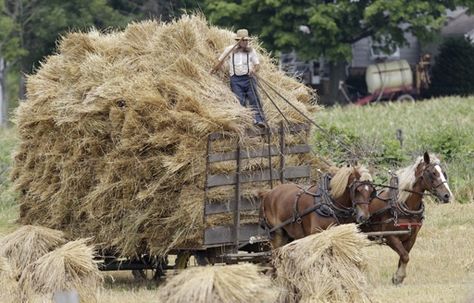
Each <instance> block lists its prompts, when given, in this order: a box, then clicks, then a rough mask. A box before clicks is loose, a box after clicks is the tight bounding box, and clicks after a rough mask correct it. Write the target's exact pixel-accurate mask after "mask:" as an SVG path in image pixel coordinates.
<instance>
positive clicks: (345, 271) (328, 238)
mask: <svg viewBox="0 0 474 303" xmlns="http://www.w3.org/2000/svg"><path fill="white" fill-rule="evenodd" d="M368 244H369V242H368V240H367V238H366V237H365V236H364V235H362V234H361V233H359V232H358V229H357V227H356V226H355V225H354V224H347V225H340V226H336V227H333V228H330V229H328V230H326V231H324V232H321V233H318V234H315V235H311V236H308V237H305V238H302V239H300V240H297V241H294V242H292V243H290V244H288V245H285V246H284V247H282V248H280V249H278V250H277V251H276V252H275V256H274V261H273V262H274V266H275V268H276V274H277V282H278V284H279V285H280V286H282V288H284V289H286V290H285V291H283V292H282V293H281V294H280V299H281V302H307V303H309V302H372V299H371V296H370V292H369V285H368V281H367V277H366V273H365V272H366V267H367V264H366V261H365V260H366V257H365V255H364V253H363V252H362V251H361V249H362V248H364V247H366V246H367V245H368Z"/></svg>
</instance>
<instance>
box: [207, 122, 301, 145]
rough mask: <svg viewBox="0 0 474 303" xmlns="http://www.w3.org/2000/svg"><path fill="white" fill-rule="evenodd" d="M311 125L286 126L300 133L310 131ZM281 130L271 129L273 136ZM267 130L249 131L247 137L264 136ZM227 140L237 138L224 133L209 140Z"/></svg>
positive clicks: (213, 134) (291, 131)
mask: <svg viewBox="0 0 474 303" xmlns="http://www.w3.org/2000/svg"><path fill="white" fill-rule="evenodd" d="M309 127H310V126H309V124H291V125H289V126H285V128H286V129H287V130H286V131H287V132H289V133H292V134H293V133H299V132H301V131H306V130H308V129H309ZM278 131H279V130H278V128H271V129H270V132H271V133H272V134H273V133H277V132H278ZM266 132H267V131H266V130H265V129H249V130H248V131H247V136H249V137H257V136H263V135H265V134H266ZM225 138H235V137H233V136H231V135H230V134H229V133H227V134H223V133H212V134H210V135H209V139H210V140H211V141H215V140H219V139H225Z"/></svg>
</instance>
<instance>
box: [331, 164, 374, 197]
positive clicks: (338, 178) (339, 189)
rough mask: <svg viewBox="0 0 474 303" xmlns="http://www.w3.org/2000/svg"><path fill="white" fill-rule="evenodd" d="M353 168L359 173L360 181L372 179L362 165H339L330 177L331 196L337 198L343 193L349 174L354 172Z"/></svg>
mask: <svg viewBox="0 0 474 303" xmlns="http://www.w3.org/2000/svg"><path fill="white" fill-rule="evenodd" d="M354 170H356V171H357V172H358V173H359V174H360V179H359V180H360V181H372V176H371V175H370V173H369V170H368V169H367V168H366V167H365V166H363V165H359V166H357V167H353V166H346V167H341V168H339V169H338V170H337V172H336V174H335V175H334V176H333V177H332V179H331V184H330V186H331V196H332V197H333V198H338V197H340V196H342V195H343V194H344V192H345V190H346V187H347V185H348V184H347V183H348V182H349V176H350V175H351V174H352V173H353V172H354Z"/></svg>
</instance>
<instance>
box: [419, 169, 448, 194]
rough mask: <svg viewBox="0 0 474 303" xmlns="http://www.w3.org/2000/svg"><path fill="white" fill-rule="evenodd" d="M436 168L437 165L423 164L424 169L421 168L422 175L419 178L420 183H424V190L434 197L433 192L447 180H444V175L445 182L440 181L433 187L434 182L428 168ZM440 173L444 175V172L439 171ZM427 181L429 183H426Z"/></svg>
mask: <svg viewBox="0 0 474 303" xmlns="http://www.w3.org/2000/svg"><path fill="white" fill-rule="evenodd" d="M436 166H439V164H438V163H430V164H425V167H424V168H423V173H422V175H421V176H420V178H421V180H422V182H423V183H424V185H425V187H426V189H427V190H428V191H429V192H430V193H431V194H433V195H436V193H435V192H433V191H434V190H435V189H437V188H438V187H440V186H441V185H443V184H445V183H448V180H447V179H448V178H446V175H445V180H444V181H441V182H439V183H438V184H436V185H435V183H434V181H435V180H433V179H434V178H433V176H432V173H431V171H430V170H428V168H432V169H435V167H436ZM441 172H442V173H443V174H444V172H443V171H442V170H441ZM427 180H428V181H429V183H428V182H427Z"/></svg>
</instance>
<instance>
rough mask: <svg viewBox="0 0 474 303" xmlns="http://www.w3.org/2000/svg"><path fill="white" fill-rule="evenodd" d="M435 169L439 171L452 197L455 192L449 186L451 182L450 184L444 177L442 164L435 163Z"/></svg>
mask: <svg viewBox="0 0 474 303" xmlns="http://www.w3.org/2000/svg"><path fill="white" fill-rule="evenodd" d="M435 169H436V170H437V171H438V173H439V176H440V178H441V181H442V182H443V183H444V186H446V188H447V189H448V191H449V195H451V197H452V196H453V193H452V192H451V189H450V188H449V184H448V182H447V180H446V178H445V177H444V174H443V171H442V170H441V166H439V165H435Z"/></svg>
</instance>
